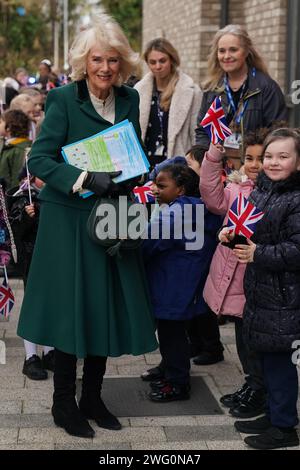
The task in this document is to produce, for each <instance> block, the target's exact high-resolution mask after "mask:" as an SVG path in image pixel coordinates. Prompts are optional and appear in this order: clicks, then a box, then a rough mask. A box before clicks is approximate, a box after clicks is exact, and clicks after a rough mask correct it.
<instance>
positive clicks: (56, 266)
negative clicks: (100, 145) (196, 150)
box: [18, 81, 157, 357]
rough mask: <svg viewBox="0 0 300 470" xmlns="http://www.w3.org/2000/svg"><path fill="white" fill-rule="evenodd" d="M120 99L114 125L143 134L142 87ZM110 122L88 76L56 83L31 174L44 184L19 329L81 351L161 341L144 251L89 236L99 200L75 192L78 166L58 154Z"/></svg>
mask: <svg viewBox="0 0 300 470" xmlns="http://www.w3.org/2000/svg"><path fill="white" fill-rule="evenodd" d="M115 99H116V108H115V116H116V117H115V123H118V122H120V121H123V120H124V119H128V120H129V121H131V122H132V123H133V125H134V127H135V130H136V132H137V135H138V136H139V137H140V127H139V111H138V109H139V98H138V94H137V92H136V91H135V90H133V89H131V88H128V87H126V86H121V87H119V88H115ZM110 126H111V123H109V122H108V121H106V120H104V119H103V118H101V117H100V116H99V115H98V113H97V112H96V111H95V109H94V107H93V105H92V103H91V101H90V98H89V94H88V90H87V86H86V82H85V81H80V82H75V83H71V84H69V85H66V86H64V87H61V88H56V89H54V90H52V91H50V93H49V95H48V98H47V103H46V116H45V120H44V122H43V125H42V129H41V132H40V134H39V137H38V139H37V140H36V142H35V143H34V145H33V147H32V151H31V155H30V158H29V170H30V172H31V173H32V174H34V175H36V176H38V177H39V178H41V179H42V180H43V181H45V182H46V186H45V187H44V189H43V190H42V191H41V194H40V199H41V201H42V204H41V213H40V221H39V230H38V235H37V240H36V246H35V250H34V254H33V259H32V263H31V268H30V272H29V277H28V282H27V286H26V292H25V296H24V301H23V305H22V309H21V314H20V320H19V325H18V334H19V335H20V336H22V337H23V338H26V339H27V340H29V341H32V342H34V343H37V344H43V345H49V346H55V347H56V348H58V349H60V350H62V351H64V352H67V353H70V354H76V355H77V357H85V356H86V355H87V354H91V355H100V356H120V355H122V354H130V353H132V354H135V355H138V354H143V353H145V352H148V351H152V350H154V349H155V348H156V347H157V342H156V339H155V334H154V332H155V326H154V321H153V317H152V314H151V311H150V303H149V298H148V292H147V285H146V280H145V275H144V270H143V264H142V259H141V256H140V252H139V251H138V250H128V251H124V252H123V253H122V258H121V259H119V258H117V257H113V258H111V257H110V256H108V255H107V254H106V252H105V248H103V247H100V246H99V245H96V244H95V243H94V242H92V241H91V240H90V239H89V237H88V235H87V230H86V223H87V219H88V216H89V213H90V211H91V208H92V207H93V205H94V202H95V200H96V198H95V196H91V197H89V198H87V199H83V198H81V197H80V196H79V195H78V194H72V193H71V192H72V187H73V185H74V183H75V181H76V180H77V178H78V176H79V174H80V173H81V170H79V169H77V168H75V167H73V166H71V165H68V164H66V163H65V162H64V160H63V158H62V156H61V147H62V146H64V145H66V144H70V143H73V142H75V141H77V140H79V139H83V138H86V137H89V136H91V135H93V134H95V133H97V132H100V131H102V130H104V129H106V128H107V127H110Z"/></svg>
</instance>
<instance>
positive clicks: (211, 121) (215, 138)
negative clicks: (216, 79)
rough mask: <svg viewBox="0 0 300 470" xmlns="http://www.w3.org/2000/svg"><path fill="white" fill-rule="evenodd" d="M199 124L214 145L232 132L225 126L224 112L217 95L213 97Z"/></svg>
mask: <svg viewBox="0 0 300 470" xmlns="http://www.w3.org/2000/svg"><path fill="white" fill-rule="evenodd" d="M200 126H202V127H203V128H204V130H205V132H206V133H207V134H208V136H209V138H210V141H211V143H212V144H214V145H216V144H217V143H218V142H220V141H223V140H225V139H226V137H228V136H229V135H231V134H232V132H231V130H230V129H229V127H228V126H227V122H226V117H225V113H224V111H223V108H222V105H221V100H220V98H219V97H218V96H217V97H216V98H215V99H214V101H213V103H212V105H211V106H210V108H209V110H208V111H207V113H206V114H205V116H204V118H203V119H202V121H201V122H200Z"/></svg>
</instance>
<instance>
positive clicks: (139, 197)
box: [133, 181, 155, 204]
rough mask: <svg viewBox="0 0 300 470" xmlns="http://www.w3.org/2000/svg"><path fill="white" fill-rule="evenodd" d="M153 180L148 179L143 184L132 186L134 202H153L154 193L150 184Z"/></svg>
mask: <svg viewBox="0 0 300 470" xmlns="http://www.w3.org/2000/svg"><path fill="white" fill-rule="evenodd" d="M152 184H153V181H148V182H147V183H146V184H145V185H144V186H135V188H133V194H134V198H135V200H136V202H139V203H141V204H146V202H154V200H155V198H154V194H153V192H152V189H151V186H152Z"/></svg>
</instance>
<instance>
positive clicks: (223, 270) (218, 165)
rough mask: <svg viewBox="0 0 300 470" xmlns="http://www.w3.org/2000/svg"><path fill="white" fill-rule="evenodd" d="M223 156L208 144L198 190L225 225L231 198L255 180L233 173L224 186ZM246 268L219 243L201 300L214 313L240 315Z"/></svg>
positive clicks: (247, 194)
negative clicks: (223, 217) (222, 179)
mask: <svg viewBox="0 0 300 470" xmlns="http://www.w3.org/2000/svg"><path fill="white" fill-rule="evenodd" d="M222 156H223V154H222V153H221V152H220V151H219V150H218V149H217V148H216V147H215V146H213V145H211V146H210V148H209V150H208V152H207V153H206V155H205V158H204V160H203V163H202V166H201V178H200V192H201V197H202V199H203V201H204V203H205V204H206V207H207V208H208V210H209V211H211V212H212V213H214V214H218V215H223V216H225V219H224V223H223V225H226V223H227V214H228V210H229V208H230V206H231V204H232V203H233V201H234V199H236V197H237V196H238V195H239V194H240V193H242V194H243V195H244V196H245V197H248V196H249V194H250V193H251V191H252V190H253V187H254V183H253V182H252V181H251V180H250V179H247V178H246V176H245V175H242V174H241V173H239V172H234V173H233V175H232V176H231V177H230V181H231V182H229V184H227V186H226V187H225V188H224V186H223V183H222V181H221V173H222V161H221V160H222ZM243 180H245V181H243ZM245 269H246V264H241V263H239V262H238V259H237V257H236V256H235V255H234V254H233V252H232V250H231V249H230V248H227V247H226V246H223V245H221V244H220V243H219V245H218V246H217V249H216V251H215V254H214V256H213V259H212V262H211V265H210V269H209V274H208V277H207V281H206V284H205V287H204V291H203V297H204V300H205V301H206V303H207V304H208V305H209V307H210V308H211V309H212V311H213V312H215V313H216V314H217V315H233V316H236V317H241V316H242V314H243V308H244V304H245V296H244V289H243V279H244V274H245Z"/></svg>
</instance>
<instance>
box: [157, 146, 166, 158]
mask: <svg viewBox="0 0 300 470" xmlns="http://www.w3.org/2000/svg"><path fill="white" fill-rule="evenodd" d="M163 154H164V146H163V145H159V146H158V147H157V148H156V150H155V155H157V156H158V157H162V156H163Z"/></svg>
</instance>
